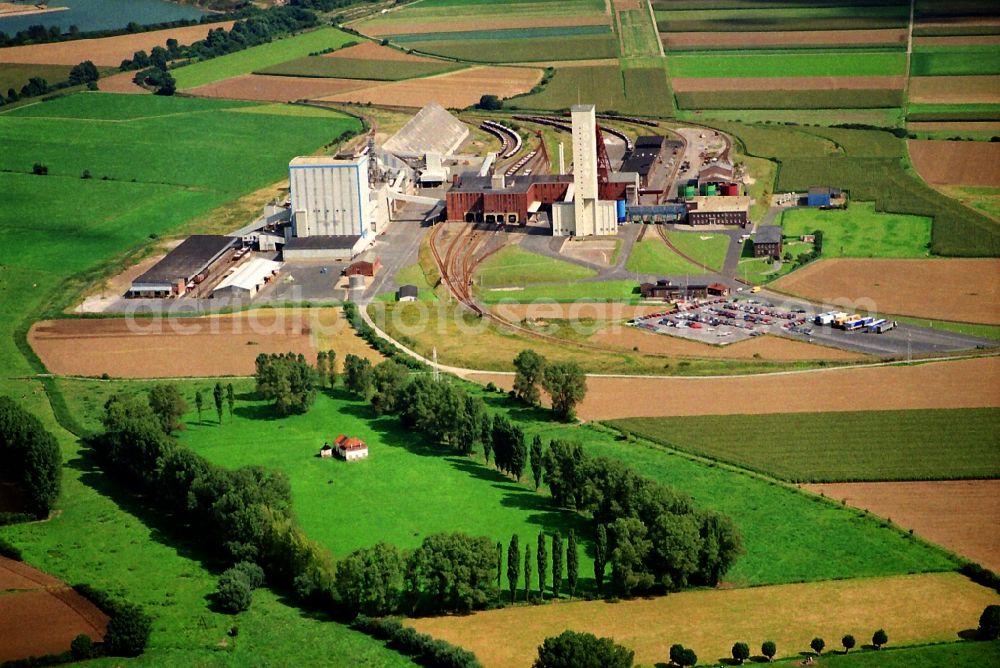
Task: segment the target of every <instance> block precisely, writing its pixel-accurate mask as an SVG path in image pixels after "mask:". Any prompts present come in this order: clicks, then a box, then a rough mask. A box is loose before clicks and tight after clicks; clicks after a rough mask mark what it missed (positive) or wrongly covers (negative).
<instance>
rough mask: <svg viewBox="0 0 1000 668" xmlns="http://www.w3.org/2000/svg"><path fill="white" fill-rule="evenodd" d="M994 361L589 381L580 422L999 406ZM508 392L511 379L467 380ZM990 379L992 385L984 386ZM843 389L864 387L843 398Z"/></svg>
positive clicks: (998, 366) (998, 369) (998, 368)
mask: <svg viewBox="0 0 1000 668" xmlns="http://www.w3.org/2000/svg"><path fill="white" fill-rule="evenodd" d="M998 377H1000V358H996V357H990V358H984V359H972V360H959V361H954V362H935V363H928V364H920V365H917V366H911V367H905V366H892V367H862V368H846V369H831V370H829V371H819V372H805V373H788V374H782V375H761V376H741V377H734V378H607V377H601V378H595V377H589V378H587V396H586V398H585V399H584V401H583V403H582V404H581V405H580V407H579V409H578V410H577V414H578V415H579V416H580V418H581V419H584V420H611V419H615V418H627V417H660V416H674V415H746V414H761V413H812V412H824V411H831V412H833V411H874V410H902V409H909V408H984V407H990V406H1000V384H998V383H996V382H995V379H996V378H998ZM469 379H470V380H474V381H476V382H479V383H487V382H489V381H493V382H494V383H496V384H497V385H498V386H501V387H504V388H507V389H510V386H511V381H512V380H513V376H505V375H499V374H472V375H470V376H469ZM987 379H994V382H985V381H986V380H987ZM845 388H869V389H863V390H859V391H848V390H846V389H845Z"/></svg>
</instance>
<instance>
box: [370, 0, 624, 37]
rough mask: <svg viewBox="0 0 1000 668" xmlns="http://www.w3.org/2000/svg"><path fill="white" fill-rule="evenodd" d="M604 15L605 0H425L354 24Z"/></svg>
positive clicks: (444, 25) (376, 29) (375, 26)
mask: <svg viewBox="0 0 1000 668" xmlns="http://www.w3.org/2000/svg"><path fill="white" fill-rule="evenodd" d="M588 14H590V15H592V16H602V15H603V14H604V2H603V1H602V0H507V1H505V2H502V3H498V2H495V1H493V0H485V1H484V0H423V2H419V3H413V4H409V5H406V6H402V7H399V8H398V9H396V10H395V11H391V12H388V13H386V14H380V15H376V16H375V17H374V18H370V19H366V20H363V21H361V22H359V23H357V24H355V25H354V26H353V27H355V28H357V29H358V30H360V31H361V32H363V33H366V34H376V35H377V34H380V32H381V31H382V30H384V29H387V28H389V29H391V31H392V32H394V33H399V32H401V31H400V29H399V28H398V26H407V27H409V26H410V25H413V24H425V25H426V24H431V25H433V24H440V25H441V27H440V30H441V31H446V30H448V29H449V27H451V26H449V24H450V23H451V22H453V21H456V20H459V21H462V22H463V23H464V22H467V21H470V20H476V19H478V20H480V21H482V25H483V26H484V28H488V27H489V26H490V20H491V19H492V18H493V17H495V16H497V15H503V16H504V17H510V18H522V19H528V18H532V19H549V18H551V17H552V16H554V15H561V16H585V15H588Z"/></svg>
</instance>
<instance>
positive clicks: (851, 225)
mask: <svg viewBox="0 0 1000 668" xmlns="http://www.w3.org/2000/svg"><path fill="white" fill-rule="evenodd" d="M781 226H782V227H783V228H784V234H785V235H786V236H791V237H798V236H801V235H803V234H812V233H813V231H815V230H822V231H823V257H828V258H829V257H929V255H930V253H929V252H928V248H929V247H930V244H931V219H930V218H927V217H926V216H909V215H906V214H898V213H878V212H877V211H875V204H874V203H873V202H852V203H851V204H850V205H849V206H848V208H847V209H840V210H828V211H821V210H819V209H789V210H786V211H784V212H782V214H781Z"/></svg>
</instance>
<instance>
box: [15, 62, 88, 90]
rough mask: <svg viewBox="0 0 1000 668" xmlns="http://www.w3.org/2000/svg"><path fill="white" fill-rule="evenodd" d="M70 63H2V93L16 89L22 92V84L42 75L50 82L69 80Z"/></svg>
mask: <svg viewBox="0 0 1000 668" xmlns="http://www.w3.org/2000/svg"><path fill="white" fill-rule="evenodd" d="M71 69H72V67H70V66H69V65H36V64H33V63H2V64H0V95H4V96H6V95H7V91H8V90H10V89H12V88H13V89H14V90H15V91H18V92H20V90H21V86H24V85H25V84H26V83H28V79H30V78H32V77H41V78H43V79H45V80H46V81H47V82H49V84H56V83H60V82H62V81H68V80H69V71H70V70H71Z"/></svg>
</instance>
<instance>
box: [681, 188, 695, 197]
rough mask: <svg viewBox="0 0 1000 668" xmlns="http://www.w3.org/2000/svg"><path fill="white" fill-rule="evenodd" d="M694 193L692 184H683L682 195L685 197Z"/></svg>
mask: <svg viewBox="0 0 1000 668" xmlns="http://www.w3.org/2000/svg"><path fill="white" fill-rule="evenodd" d="M696 193H697V191H696V190H695V187H694V186H685V187H684V196H685V197H694V196H695V194H696Z"/></svg>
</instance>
